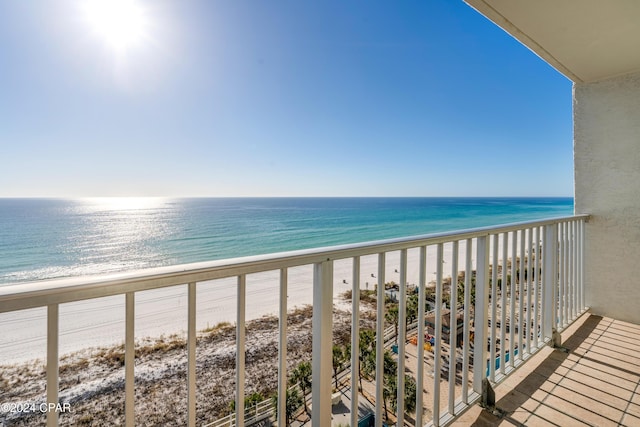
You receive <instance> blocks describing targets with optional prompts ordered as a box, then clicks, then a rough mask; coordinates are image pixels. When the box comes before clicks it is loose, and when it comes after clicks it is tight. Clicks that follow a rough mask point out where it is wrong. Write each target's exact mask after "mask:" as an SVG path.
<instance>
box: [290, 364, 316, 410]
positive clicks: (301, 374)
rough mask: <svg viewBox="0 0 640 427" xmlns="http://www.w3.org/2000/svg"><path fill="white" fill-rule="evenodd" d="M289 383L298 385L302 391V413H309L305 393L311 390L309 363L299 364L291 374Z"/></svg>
mask: <svg viewBox="0 0 640 427" xmlns="http://www.w3.org/2000/svg"><path fill="white" fill-rule="evenodd" d="M289 381H290V383H292V384H296V383H297V384H298V386H299V387H300V390H302V396H303V397H302V401H303V404H304V411H305V412H307V413H308V412H309V408H307V399H306V396H307V392H308V391H309V390H310V389H311V363H310V362H300V363H299V364H298V366H296V368H295V369H294V370H293V372H291V378H290V380H289Z"/></svg>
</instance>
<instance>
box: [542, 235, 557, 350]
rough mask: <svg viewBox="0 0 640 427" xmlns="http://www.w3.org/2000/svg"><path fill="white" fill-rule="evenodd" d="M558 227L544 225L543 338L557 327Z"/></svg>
mask: <svg viewBox="0 0 640 427" xmlns="http://www.w3.org/2000/svg"><path fill="white" fill-rule="evenodd" d="M557 230H558V228H557V227H556V225H555V224H553V225H545V226H544V250H543V251H542V257H543V274H544V277H543V283H542V293H543V307H544V309H543V313H542V317H543V322H542V325H543V332H542V333H543V338H552V337H553V332H554V330H555V329H556V319H555V313H556V310H555V307H556V304H555V301H554V300H555V295H556V294H557V287H558V273H557V265H558V258H557V257H558V235H557Z"/></svg>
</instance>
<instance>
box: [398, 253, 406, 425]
mask: <svg viewBox="0 0 640 427" xmlns="http://www.w3.org/2000/svg"><path fill="white" fill-rule="evenodd" d="M398 293H399V294H400V296H399V297H400V302H399V304H398V335H400V336H399V337H397V343H398V382H397V383H396V384H397V387H396V388H397V393H396V399H397V400H396V403H397V408H396V417H397V420H398V425H402V424H404V365H405V362H404V356H405V341H406V338H407V322H406V320H407V250H406V249H402V250H401V251H400V287H399V292H398Z"/></svg>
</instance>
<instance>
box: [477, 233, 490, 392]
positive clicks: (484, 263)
mask: <svg viewBox="0 0 640 427" xmlns="http://www.w3.org/2000/svg"><path fill="white" fill-rule="evenodd" d="M476 246H477V247H476V251H477V255H476V304H475V310H474V312H475V322H474V346H473V347H474V349H473V391H475V392H476V393H478V394H480V395H482V393H483V388H484V387H483V380H485V379H486V378H487V374H486V372H487V330H488V325H489V319H488V309H489V292H488V291H489V289H488V287H489V236H480V237H478V240H477V242H476ZM489 365H491V363H489Z"/></svg>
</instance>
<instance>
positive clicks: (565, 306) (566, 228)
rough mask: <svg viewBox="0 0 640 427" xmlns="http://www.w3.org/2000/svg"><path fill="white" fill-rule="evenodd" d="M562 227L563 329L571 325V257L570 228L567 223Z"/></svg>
mask: <svg viewBox="0 0 640 427" xmlns="http://www.w3.org/2000/svg"><path fill="white" fill-rule="evenodd" d="M562 227H563V229H564V230H563V240H564V245H563V246H562V266H563V268H562V316H563V319H564V322H563V323H562V327H563V328H564V327H565V326H567V325H568V324H569V291H568V289H569V285H568V282H569V262H568V260H569V257H568V256H567V254H568V253H569V226H568V224H567V223H566V222H563V223H562Z"/></svg>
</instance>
